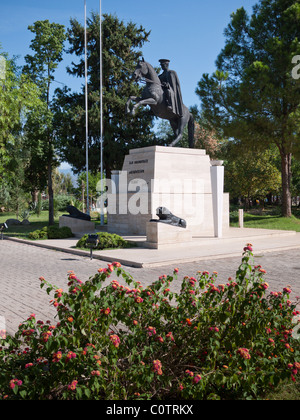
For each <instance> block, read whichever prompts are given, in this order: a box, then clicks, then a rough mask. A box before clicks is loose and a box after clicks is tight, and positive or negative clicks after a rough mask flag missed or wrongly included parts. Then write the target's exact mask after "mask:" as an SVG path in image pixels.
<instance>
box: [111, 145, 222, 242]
mask: <svg viewBox="0 0 300 420" xmlns="http://www.w3.org/2000/svg"><path fill="white" fill-rule="evenodd" d="M210 168H211V164H210V158H209V156H208V155H206V152H205V150H199V149H187V148H179V147H163V146H151V147H145V148H141V149H133V150H130V152H129V155H128V156H126V157H125V160H124V164H123V168H122V171H119V173H117V172H114V174H113V179H114V182H112V185H110V186H109V192H108V195H107V199H108V231H109V232H115V233H118V234H120V235H140V236H145V235H147V222H149V221H150V219H156V218H157V216H156V209H157V208H158V207H166V208H167V209H168V210H170V211H171V212H172V213H173V214H174V215H175V216H177V217H179V218H181V219H184V220H186V222H187V229H188V230H190V232H192V234H193V236H214V218H213V199H212V183H211V172H210ZM116 178H117V179H116ZM222 227H223V229H226V228H229V195H228V194H223V217H222ZM170 228H171V227H170ZM172 228H174V227H172ZM158 229H159V231H158V232H160V229H164V228H160V227H158ZM180 229H182V228H180ZM168 232H172V231H171V230H169V229H168ZM171 235H173V232H172V234H171ZM175 243H176V241H175Z"/></svg>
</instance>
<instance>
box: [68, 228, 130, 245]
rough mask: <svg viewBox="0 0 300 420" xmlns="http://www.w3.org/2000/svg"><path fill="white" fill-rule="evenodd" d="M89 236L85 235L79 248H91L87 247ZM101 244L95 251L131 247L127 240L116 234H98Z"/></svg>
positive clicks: (80, 240)
mask: <svg viewBox="0 0 300 420" xmlns="http://www.w3.org/2000/svg"><path fill="white" fill-rule="evenodd" d="M87 238H88V235H83V236H82V238H80V239H79V241H78V242H77V244H76V247H77V248H89V247H88V246H87V245H86V240H87ZM98 239H99V243H98V245H97V248H95V249H110V248H128V247H129V246H131V245H130V244H129V243H128V242H127V241H125V239H123V238H122V237H121V236H119V235H116V234H115V233H106V232H100V233H98Z"/></svg>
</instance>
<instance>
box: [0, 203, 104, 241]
mask: <svg viewBox="0 0 300 420" xmlns="http://www.w3.org/2000/svg"><path fill="white" fill-rule="evenodd" d="M63 214H68V213H67V211H64V212H58V213H57V215H56V217H55V218H54V226H55V227H56V228H59V218H60V216H62V215H63ZM92 216H93V214H92ZM94 216H95V217H92V221H93V222H95V227H96V228H97V226H100V225H101V223H100V221H99V220H98V219H97V214H95V215H94ZM7 219H16V214H15V213H12V212H11V213H0V223H4V222H5V221H6V220H7ZM28 220H29V222H30V225H16V226H9V228H8V229H5V230H4V231H3V235H4V236H11V237H14V238H20V239H30V238H29V237H28V235H29V233H32V232H34V231H36V230H42V229H43V228H44V227H45V226H48V221H49V213H48V210H44V211H42V212H41V214H40V216H37V215H36V214H30V216H29V219H28Z"/></svg>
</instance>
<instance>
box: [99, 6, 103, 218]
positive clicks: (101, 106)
mask: <svg viewBox="0 0 300 420" xmlns="http://www.w3.org/2000/svg"><path fill="white" fill-rule="evenodd" d="M99 6H100V12H99V17H100V52H99V55H100V176H101V194H102V198H101V210H100V220H101V226H103V225H104V200H103V92H102V86H103V80H102V71H103V64H102V6H101V0H100V5H99Z"/></svg>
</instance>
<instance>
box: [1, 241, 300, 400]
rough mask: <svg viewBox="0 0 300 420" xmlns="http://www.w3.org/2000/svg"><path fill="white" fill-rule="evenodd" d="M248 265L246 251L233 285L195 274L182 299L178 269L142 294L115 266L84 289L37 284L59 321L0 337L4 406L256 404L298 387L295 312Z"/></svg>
mask: <svg viewBox="0 0 300 420" xmlns="http://www.w3.org/2000/svg"><path fill="white" fill-rule="evenodd" d="M252 258H253V254H252V247H251V246H250V245H249V244H248V245H247V246H246V247H245V248H244V254H243V259H242V263H241V265H240V267H239V268H238V270H237V273H236V278H235V279H231V278H230V279H228V280H227V281H224V284H218V283H217V273H213V274H209V273H208V272H206V271H205V272H198V274H197V276H196V277H197V278H195V277H188V276H186V277H184V279H183V281H182V284H181V290H180V291H179V292H178V293H174V292H172V291H171V290H170V288H171V284H172V282H173V281H174V279H177V272H178V270H177V269H175V270H174V273H173V274H172V275H162V276H161V277H160V278H159V279H158V280H157V281H155V282H153V283H152V284H151V285H150V286H147V287H143V286H142V285H141V283H140V282H138V281H134V280H133V279H132V277H131V276H130V275H129V274H127V273H126V272H125V271H124V270H123V269H122V268H121V265H120V263H117V262H115V263H112V264H108V267H107V268H106V269H99V270H98V273H97V274H96V275H95V276H94V277H93V278H91V279H90V280H88V281H86V282H85V283H83V282H82V281H80V280H79V279H78V278H77V277H76V275H75V274H74V273H73V272H71V273H69V276H68V288H67V290H66V291H64V290H62V289H58V288H57V287H56V286H53V285H51V284H49V283H48V282H47V281H46V280H45V279H44V278H43V277H41V278H40V280H41V287H42V288H43V287H45V288H46V290H47V293H48V294H50V293H51V292H54V299H52V301H51V303H52V305H53V306H54V307H55V308H56V309H57V316H58V322H57V323H56V324H53V325H51V321H47V322H46V323H44V322H42V321H40V320H36V317H35V315H34V314H31V315H30V316H29V318H28V319H27V320H26V321H25V322H23V323H21V324H20V326H19V329H18V331H17V333H16V334H15V335H14V336H9V335H7V336H6V334H5V332H4V331H1V333H2V337H3V339H2V340H0V345H1V347H0V399H12V400H18V399H25V400H30V399H32V400H33V399H37V400H38V399H39V400H42V399H65V400H72V399H77V400H92V399H96V400H97V399H98V400H101V399H103V400H136V399H154V398H155V399H162V400H163V399H182V398H183V399H186V400H194V399H197V400H211V399H222V400H229V399H234V400H238V399H257V398H260V397H262V396H263V395H264V393H265V392H266V391H268V390H276V388H277V386H278V384H279V383H280V381H281V380H287V379H288V380H292V381H296V377H297V374H299V372H300V344H299V339H297V338H295V337H294V336H293V334H292V332H293V330H294V329H295V324H294V318H295V315H299V312H298V311H296V304H294V303H292V302H291V301H290V298H289V294H290V292H291V290H290V289H289V287H285V288H284V289H283V291H282V292H271V293H269V294H267V289H268V284H267V283H266V281H265V280H264V274H265V272H264V270H263V269H262V268H261V266H253V261H252ZM112 274H115V275H116V276H118V277H119V279H120V281H117V280H112V281H111V283H110V284H108V283H107V280H108V278H109V277H110V276H111V275H112ZM122 283H123V284H122ZM120 324H121V325H120Z"/></svg>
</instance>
